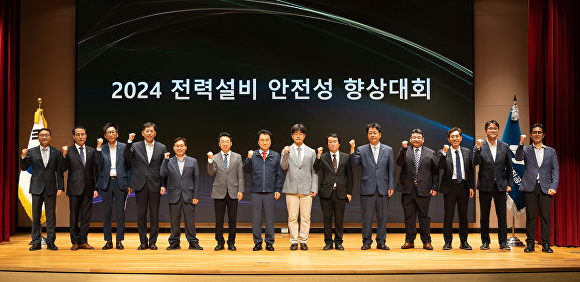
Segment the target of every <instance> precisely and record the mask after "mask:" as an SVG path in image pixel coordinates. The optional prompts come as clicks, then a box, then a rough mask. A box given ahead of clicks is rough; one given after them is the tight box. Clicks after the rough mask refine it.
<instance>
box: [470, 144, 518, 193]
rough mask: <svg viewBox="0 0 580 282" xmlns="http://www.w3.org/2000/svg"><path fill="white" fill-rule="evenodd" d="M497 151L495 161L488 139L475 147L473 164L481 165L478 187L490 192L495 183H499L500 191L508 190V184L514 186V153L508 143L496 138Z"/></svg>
mask: <svg viewBox="0 0 580 282" xmlns="http://www.w3.org/2000/svg"><path fill="white" fill-rule="evenodd" d="M495 142H496V144H497V151H496V156H495V161H493V156H492V155H491V150H490V149H489V143H487V139H486V140H485V141H484V142H483V144H482V145H481V149H480V150H478V149H477V145H475V147H474V148H473V165H479V173H478V175H477V189H478V190H481V191H486V192H489V191H491V190H492V189H493V184H494V183H497V188H498V189H499V191H502V192H504V191H506V189H507V186H510V187H513V186H514V174H513V169H512V155H511V151H510V148H509V146H508V144H506V143H504V142H502V141H500V140H496V141H495Z"/></svg>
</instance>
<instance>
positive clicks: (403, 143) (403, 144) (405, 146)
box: [401, 140, 409, 149]
mask: <svg viewBox="0 0 580 282" xmlns="http://www.w3.org/2000/svg"><path fill="white" fill-rule="evenodd" d="M407 144H409V141H406V140H405V141H403V142H401V146H403V148H405V149H406V148H407Z"/></svg>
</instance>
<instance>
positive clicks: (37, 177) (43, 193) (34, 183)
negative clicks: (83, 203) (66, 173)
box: [20, 128, 64, 251]
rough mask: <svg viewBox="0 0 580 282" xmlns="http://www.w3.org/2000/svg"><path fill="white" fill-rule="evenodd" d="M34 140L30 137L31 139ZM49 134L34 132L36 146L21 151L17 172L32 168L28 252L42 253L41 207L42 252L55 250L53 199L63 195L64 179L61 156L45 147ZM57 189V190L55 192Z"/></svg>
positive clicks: (54, 206)
mask: <svg viewBox="0 0 580 282" xmlns="http://www.w3.org/2000/svg"><path fill="white" fill-rule="evenodd" d="M32 138H34V136H33V137H32ZM50 140H51V132H50V130H49V129H48V128H42V129H40V130H39V131H38V141H39V142H40V146H37V147H33V148H30V150H29V149H22V157H21V159H20V169H21V170H27V169H28V168H29V167H32V178H31V179H30V191H29V193H30V194H32V232H31V237H32V246H31V247H30V249H29V250H31V251H36V250H40V249H42V245H41V235H40V228H41V225H40V218H41V217H42V204H43V203H44V206H45V216H46V233H47V234H46V248H47V249H49V250H58V248H57V247H56V245H55V244H54V241H55V240H56V232H55V231H56V213H55V212H56V196H58V195H61V194H62V192H63V191H64V177H63V173H62V170H61V164H62V154H61V152H60V150H59V149H57V148H54V147H51V146H50V145H49V143H50ZM57 188H58V189H57Z"/></svg>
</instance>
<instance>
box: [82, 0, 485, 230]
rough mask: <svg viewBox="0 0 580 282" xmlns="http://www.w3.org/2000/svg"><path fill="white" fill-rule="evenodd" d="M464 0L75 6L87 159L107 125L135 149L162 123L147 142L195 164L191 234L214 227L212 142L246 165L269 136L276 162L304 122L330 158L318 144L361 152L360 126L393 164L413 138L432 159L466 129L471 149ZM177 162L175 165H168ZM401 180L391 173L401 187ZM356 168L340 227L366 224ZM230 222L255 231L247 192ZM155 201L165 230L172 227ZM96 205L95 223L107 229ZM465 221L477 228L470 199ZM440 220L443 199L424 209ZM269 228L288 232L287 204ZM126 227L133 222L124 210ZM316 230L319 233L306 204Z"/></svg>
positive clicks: (468, 23) (310, 141)
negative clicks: (378, 133) (223, 142)
mask: <svg viewBox="0 0 580 282" xmlns="http://www.w3.org/2000/svg"><path fill="white" fill-rule="evenodd" d="M473 21H474V19H473V1H464V0H445V1H430V0H397V1H379V0H375V1H370V0H357V1H352V0H349V1H343V0H324V1H323V0H321V1H304V0H300V1H295V0H291V1H272V0H264V1H243V0H231V1H203V0H195V1H194V0H191V1H187V0H182V1H145V0H134V1H120V0H107V1H103V0H77V46H76V47H77V49H76V54H77V58H76V111H75V122H76V124H80V125H84V126H85V127H87V129H88V134H89V135H88V136H89V138H88V140H89V141H88V142H87V143H88V145H90V146H96V139H97V138H100V137H103V130H102V127H103V125H104V124H105V123H107V122H115V123H117V124H118V125H119V127H120V128H119V131H120V132H119V141H122V142H126V141H127V137H128V135H129V133H131V132H134V133H136V134H137V138H136V141H139V140H142V137H141V133H140V132H141V125H142V124H143V123H144V122H146V121H151V122H154V123H156V124H157V126H158V134H157V138H156V140H157V141H159V142H161V143H164V144H165V145H167V147H168V149H170V151H172V149H171V147H172V141H173V140H174V139H175V138H176V137H185V138H187V140H188V151H187V154H188V155H189V156H192V157H194V158H196V159H197V160H198V162H199V164H200V181H199V183H200V189H201V190H200V203H199V204H198V205H197V212H196V221H197V222H215V219H214V212H213V200H212V199H211V198H210V194H211V184H212V178H211V177H209V176H208V174H207V170H206V168H207V155H206V154H207V152H208V151H212V152H214V153H217V152H219V148H218V146H217V137H218V134H219V133H220V132H223V131H225V132H229V133H230V134H232V136H233V143H234V145H233V147H232V150H233V151H235V152H237V153H240V154H241V155H242V156H243V157H244V158H245V156H247V152H248V150H256V149H257V148H258V145H257V135H256V134H257V132H258V131H259V130H260V129H268V130H270V131H271V132H272V133H273V136H272V147H271V149H273V150H275V151H277V152H281V150H282V148H283V147H284V146H288V145H291V144H292V139H291V138H290V128H291V126H292V125H294V124H296V123H303V124H304V125H305V126H306V128H307V137H306V140H305V143H306V144H307V145H308V146H310V147H312V148H317V147H320V146H322V147H324V148H325V151H326V150H328V149H327V148H326V140H325V138H326V135H327V134H329V133H332V132H335V133H337V134H338V135H339V136H340V138H341V139H340V141H341V148H340V149H341V151H343V152H347V153H348V152H349V150H350V147H349V144H348V142H349V140H351V139H355V140H356V143H357V145H363V144H367V143H368V139H367V136H366V132H365V126H366V124H368V123H371V122H377V123H379V124H380V125H381V126H382V139H381V143H384V144H386V145H389V146H391V147H393V151H394V152H395V157H396V154H397V153H398V151H399V149H400V147H401V141H403V140H408V138H409V133H410V131H411V130H412V129H414V128H420V129H422V130H423V131H424V132H425V146H427V147H429V148H431V149H433V150H436V151H437V150H439V149H441V148H442V147H443V145H444V144H448V143H447V138H446V131H447V130H448V129H449V128H451V127H453V126H459V127H461V128H462V129H463V143H462V145H463V146H466V147H470V148H471V147H472V146H473V136H474V87H473V82H474V79H473V44H474V43H473V38H474V36H473ZM172 155H173V153H172ZM399 171H400V168H399V167H396V168H395V179H396V180H397V179H398V174H399ZM359 175H360V168H357V169H355V181H354V182H355V187H354V192H353V196H354V197H353V201H352V202H351V203H349V204H348V205H347V207H346V218H345V222H347V223H358V222H360V221H361V214H360V213H361V212H360V202H359V197H358V193H359V185H358V183H359V179H358V176H359ZM246 183H247V185H246V188H245V191H246V193H245V195H244V198H243V199H242V201H241V203H240V206H239V208H238V214H239V215H238V222H242V223H243V222H251V200H252V199H251V193H250V187H249V184H250V179H249V177H248V176H246ZM167 205H168V204H167V202H166V201H165V200H164V198H163V197H162V202H161V208H160V211H161V215H160V219H161V221H162V222H168V221H169V211H168V206H167ZM101 208H102V206H101V203H100V198H96V199H95V205H94V206H93V218H92V220H93V221H100V220H101V218H102V212H101ZM469 209H470V212H469V220H470V222H475V202H474V199H471V202H470V206H469ZM430 216H431V218H432V221H433V222H442V221H443V195H441V194H438V195H437V196H435V197H433V198H432V200H431V206H430ZM275 220H276V222H280V223H283V222H286V221H287V211H286V203H285V200H284V196H282V198H281V199H279V200H278V201H277V202H276V210H275ZM127 221H130V222H131V221H136V207H135V199H134V198H133V197H131V198H129V201H128V206H127ZM312 221H313V222H315V223H321V222H322V211H321V209H320V202H319V200H318V199H317V198H316V199H315V200H314V201H313V208H312ZM403 221H404V215H403V210H402V207H401V201H400V194H399V193H395V194H394V196H393V197H391V198H390V200H389V209H388V222H390V223H393V222H403Z"/></svg>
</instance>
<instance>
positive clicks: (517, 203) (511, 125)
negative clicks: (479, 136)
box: [501, 97, 525, 214]
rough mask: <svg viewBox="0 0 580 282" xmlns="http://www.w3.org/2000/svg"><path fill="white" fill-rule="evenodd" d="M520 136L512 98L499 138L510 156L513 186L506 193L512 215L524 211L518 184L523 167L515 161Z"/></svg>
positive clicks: (522, 164)
mask: <svg viewBox="0 0 580 282" xmlns="http://www.w3.org/2000/svg"><path fill="white" fill-rule="evenodd" d="M521 135H522V130H521V128H520V119H519V111H518V105H517V101H516V98H515V97H514V105H513V106H512V108H511V110H510V113H509V116H508V120H507V122H506V124H505V128H504V130H503V134H502V136H501V141H503V142H505V143H507V144H508V145H509V146H510V151H511V155H512V167H513V175H514V186H513V187H512V190H511V191H510V192H508V195H509V197H508V198H507V208H508V209H510V210H511V211H512V213H514V214H521V213H523V212H524V211H525V202H524V195H523V193H522V192H521V191H520V190H519V188H520V184H521V183H522V177H523V176H524V170H525V166H524V162H523V161H516V159H515V157H516V150H517V149H518V145H519V144H520V136H521Z"/></svg>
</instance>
